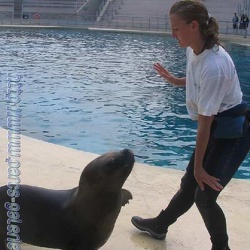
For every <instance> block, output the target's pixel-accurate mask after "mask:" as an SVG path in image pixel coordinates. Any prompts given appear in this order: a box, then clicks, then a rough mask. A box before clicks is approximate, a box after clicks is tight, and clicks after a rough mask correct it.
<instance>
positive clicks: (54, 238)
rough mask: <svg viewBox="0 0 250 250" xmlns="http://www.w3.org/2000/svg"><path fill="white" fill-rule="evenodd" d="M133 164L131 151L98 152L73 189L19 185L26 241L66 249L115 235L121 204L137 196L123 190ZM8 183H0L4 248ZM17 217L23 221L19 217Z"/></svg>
mask: <svg viewBox="0 0 250 250" xmlns="http://www.w3.org/2000/svg"><path fill="white" fill-rule="evenodd" d="M133 164H134V155H133V153H132V152H131V151H130V150H127V149H124V150H122V151H119V152H109V153H106V154H104V155H101V156H99V157H97V158H96V159H95V160H93V161H92V162H90V163H89V164H88V165H87V166H86V167H85V168H84V170H83V172H82V174H81V177H80V181H79V185H78V187H75V188H73V189H70V190H51V189H45V188H41V187H34V186H28V185H20V188H19V191H20V194H21V195H20V197H18V198H17V199H16V202H17V203H18V205H19V206H20V211H19V212H20V219H19V220H22V222H17V223H16V224H15V223H13V224H15V225H18V226H19V227H20V232H19V235H20V239H21V241H23V242H25V243H28V244H31V245H35V246H41V247H47V248H57V249H63V250H95V249H99V248H100V247H101V246H103V245H104V244H105V243H106V241H107V240H108V238H109V237H110V235H111V233H112V231H113V228H114V225H115V222H116V219H117V217H118V215H119V213H120V209H121V206H123V205H125V204H126V203H128V201H129V199H132V195H131V193H130V192H129V191H127V190H125V189H122V186H123V184H124V182H125V181H126V179H127V177H128V176H129V174H130V172H131V170H132V168H133ZM7 189H8V187H7V186H3V187H0V206H1V207H0V225H1V227H0V249H5V244H6V238H7V237H9V238H11V235H8V236H7V231H8V230H7V219H8V217H7V210H6V208H5V207H4V204H6V202H10V201H11V199H10V197H9V196H8V195H7ZM17 221H18V220H17Z"/></svg>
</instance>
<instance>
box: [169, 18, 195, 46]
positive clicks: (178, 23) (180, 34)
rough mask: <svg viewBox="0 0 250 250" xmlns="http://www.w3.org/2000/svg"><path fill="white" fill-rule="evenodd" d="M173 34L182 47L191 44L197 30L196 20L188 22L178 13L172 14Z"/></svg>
mask: <svg viewBox="0 0 250 250" xmlns="http://www.w3.org/2000/svg"><path fill="white" fill-rule="evenodd" d="M170 22H171V28H172V35H173V37H174V38H175V39H177V41H178V42H179V45H180V47H181V48H186V47H189V46H191V47H192V43H193V40H194V37H195V36H194V35H195V33H194V32H197V27H196V26H197V25H198V23H197V22H196V21H193V22H191V23H189V24H188V23H186V21H184V20H183V19H181V18H180V17H179V16H178V15H175V14H172V15H171V16H170Z"/></svg>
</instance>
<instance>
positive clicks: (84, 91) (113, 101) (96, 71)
mask: <svg viewBox="0 0 250 250" xmlns="http://www.w3.org/2000/svg"><path fill="white" fill-rule="evenodd" d="M0 42H1V47H0V53H1V74H0V81H1V82H0V94H1V96H2V98H1V99H0V100H1V101H0V126H2V127H5V126H6V114H5V110H6V108H5V106H6V102H5V98H4V91H5V89H6V79H7V73H17V74H20V75H22V76H23V78H22V82H23V88H22V90H23V93H22V95H21V99H22V102H21V106H22V131H23V134H24V135H27V136H31V137H34V138H37V139H41V140H44V141H48V142H52V143H56V144H60V145H64V146H68V147H72V148H75V149H80V150H84V151H89V152H93V153H98V154H101V153H104V152H106V151H109V150H113V149H114V150H117V149H121V148H130V149H132V150H133V151H134V153H135V155H136V160H137V161H138V162H142V163H147V164H151V165H154V166H160V167H168V168H175V169H182V170H183V169H185V167H186V165H187V163H188V160H189V157H190V154H191V153H192V150H193V146H194V141H195V133H196V123H195V122H193V121H191V120H190V119H189V117H188V115H187V112H186V107H185V92H184V89H177V88H174V87H171V86H170V85H169V84H167V83H165V82H164V81H163V80H162V79H161V78H160V77H159V76H158V75H157V74H156V72H155V71H154V69H153V63H155V62H157V61H159V62H161V63H163V64H164V65H165V66H166V67H167V68H168V69H169V70H170V71H172V72H174V73H175V74H177V75H179V76H182V75H184V73H185V51H184V50H180V49H179V48H178V45H177V44H176V43H175V41H174V40H173V39H171V38H167V37H165V36H160V35H145V34H144V35H142V34H119V33H108V32H99V31H98V32H97V31H86V30H52V29H1V30H0ZM225 46H226V49H227V50H228V51H229V52H230V54H231V56H232V57H233V59H234V61H235V64H236V67H237V70H238V74H239V77H240V80H241V86H242V90H243V93H244V95H245V99H246V100H247V101H248V102H250V88H249V87H248V84H249V83H250V69H249V65H250V47H246V46H240V45H233V44H226V45H225ZM249 161H250V155H249V156H248V157H247V158H246V160H245V161H244V163H243V164H242V166H241V167H240V169H239V170H238V172H237V174H236V176H235V177H236V178H250V168H249Z"/></svg>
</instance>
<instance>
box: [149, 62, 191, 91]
mask: <svg viewBox="0 0 250 250" xmlns="http://www.w3.org/2000/svg"><path fill="white" fill-rule="evenodd" d="M154 69H155V70H156V71H157V72H158V73H159V75H160V76H162V77H163V78H164V79H165V80H166V81H167V82H169V83H171V84H172V85H174V86H178V87H185V86H186V78H185V77H184V78H177V77H175V76H174V75H173V74H171V73H170V72H169V71H168V70H167V69H165V68H164V67H163V66H162V65H161V64H160V63H155V64H154Z"/></svg>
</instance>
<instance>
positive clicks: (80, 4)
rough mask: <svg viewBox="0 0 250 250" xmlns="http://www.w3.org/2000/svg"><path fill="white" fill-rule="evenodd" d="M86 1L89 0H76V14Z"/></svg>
mask: <svg viewBox="0 0 250 250" xmlns="http://www.w3.org/2000/svg"><path fill="white" fill-rule="evenodd" d="M88 2H89V0H77V1H76V14H77V13H79V12H80V11H81V10H82V9H83V8H84V6H85V5H86V4H87V3H88Z"/></svg>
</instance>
